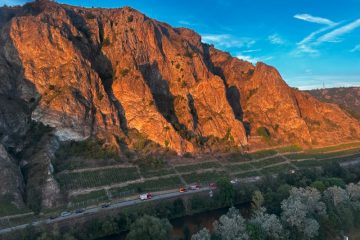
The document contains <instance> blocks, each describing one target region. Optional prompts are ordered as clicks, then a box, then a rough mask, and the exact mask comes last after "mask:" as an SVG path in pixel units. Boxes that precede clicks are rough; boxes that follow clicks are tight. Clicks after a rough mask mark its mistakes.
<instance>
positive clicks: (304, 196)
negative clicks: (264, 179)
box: [281, 187, 326, 239]
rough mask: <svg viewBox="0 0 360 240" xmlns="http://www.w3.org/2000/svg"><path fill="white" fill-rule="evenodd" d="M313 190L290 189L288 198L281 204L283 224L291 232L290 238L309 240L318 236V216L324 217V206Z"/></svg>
mask: <svg viewBox="0 0 360 240" xmlns="http://www.w3.org/2000/svg"><path fill="white" fill-rule="evenodd" d="M320 199H321V195H320V193H319V191H318V190H316V189H314V188H310V187H308V188H306V189H304V188H292V189H291V190H290V196H289V198H288V199H285V200H284V201H282V203H281V209H282V214H281V218H282V220H283V222H284V223H285V224H286V225H287V226H288V227H289V228H290V229H291V230H292V231H291V235H292V238H294V239H296V238H300V239H311V238H314V237H315V236H317V235H318V230H319V227H320V225H319V223H318V221H317V220H316V219H317V218H318V217H319V215H325V213H326V212H325V209H326V207H325V204H324V203H323V202H321V201H320Z"/></svg>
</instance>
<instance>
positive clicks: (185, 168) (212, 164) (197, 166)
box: [175, 162, 221, 173]
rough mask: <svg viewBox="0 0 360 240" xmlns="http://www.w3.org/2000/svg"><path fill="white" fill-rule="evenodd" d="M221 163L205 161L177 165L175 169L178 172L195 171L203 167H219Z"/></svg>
mask: <svg viewBox="0 0 360 240" xmlns="http://www.w3.org/2000/svg"><path fill="white" fill-rule="evenodd" d="M219 167H221V165H220V164H219V163H218V162H203V163H198V164H191V165H184V166H177V167H175V169H176V170H177V171H178V172H181V173H182V172H194V171H198V170H203V169H210V168H219Z"/></svg>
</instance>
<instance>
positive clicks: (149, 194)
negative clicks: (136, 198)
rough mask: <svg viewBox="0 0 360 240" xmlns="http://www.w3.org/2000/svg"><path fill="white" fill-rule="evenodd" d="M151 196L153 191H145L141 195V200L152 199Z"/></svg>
mask: <svg viewBox="0 0 360 240" xmlns="http://www.w3.org/2000/svg"><path fill="white" fill-rule="evenodd" d="M151 198H152V195H151V193H144V194H141V195H140V199H141V200H148V199H151Z"/></svg>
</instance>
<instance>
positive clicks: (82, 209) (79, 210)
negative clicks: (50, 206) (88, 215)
mask: <svg viewBox="0 0 360 240" xmlns="http://www.w3.org/2000/svg"><path fill="white" fill-rule="evenodd" d="M83 212H85V209H84V208H79V209H76V210H75V213H76V214H79V213H83Z"/></svg>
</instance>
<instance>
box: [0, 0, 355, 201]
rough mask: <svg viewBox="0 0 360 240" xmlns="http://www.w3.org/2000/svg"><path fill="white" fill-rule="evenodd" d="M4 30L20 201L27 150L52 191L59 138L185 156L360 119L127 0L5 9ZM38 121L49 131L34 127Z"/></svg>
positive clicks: (2, 58)
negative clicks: (117, 5)
mask: <svg viewBox="0 0 360 240" xmlns="http://www.w3.org/2000/svg"><path fill="white" fill-rule="evenodd" d="M0 32H1V34H0V112H1V115H0V144H1V145H0V147H1V148H0V150H1V151H0V156H1V159H3V160H2V162H4V164H2V165H0V166H1V169H4V168H6V169H8V170H9V172H7V175H6V176H9V177H13V178H16V179H17V181H16V182H14V184H12V185H9V186H7V187H9V188H12V189H13V188H16V189H17V191H16V193H15V195H14V196H13V199H15V200H14V201H16V199H18V198H19V194H18V193H19V192H21V189H22V187H21V186H22V184H21V174H20V172H19V169H18V168H17V167H16V166H18V164H19V161H20V160H21V164H22V165H23V166H26V167H25V169H26V170H28V171H30V172H31V173H36V174H33V175H30V176H27V179H29V178H31V177H32V178H34V179H35V180H34V181H32V182H33V183H35V185H36V186H34V188H37V186H41V187H40V190H39V189H38V192H39V191H42V190H41V189H45V190H46V189H48V191H45V192H42V193H41V194H42V195H43V196H53V197H54V198H57V193H58V191H59V190H58V187H57V186H56V183H55V182H54V181H53V178H52V175H51V157H52V154H53V148H54V146H56V145H57V144H58V142H57V141H58V140H60V141H66V140H75V141H81V140H85V139H87V138H93V137H94V138H102V139H105V140H106V141H105V142H107V143H108V144H111V145H115V146H116V147H117V148H118V149H119V150H120V153H121V152H123V151H124V149H126V151H128V150H129V149H130V150H131V149H137V150H140V151H141V149H142V148H143V146H144V144H139V141H148V142H150V143H152V144H153V145H154V146H157V148H159V149H168V151H169V150H170V151H173V152H176V153H177V154H184V153H186V152H195V153H201V152H204V151H217V150H224V149H223V148H222V147H221V146H223V145H231V146H232V147H240V148H243V147H250V148H251V147H253V146H257V145H258V144H259V142H260V143H262V144H263V145H269V144H270V145H276V144H294V143H296V144H301V145H304V146H311V145H316V144H323V145H325V144H334V143H337V142H342V141H347V140H352V139H358V138H359V137H360V123H359V121H358V120H356V119H354V118H353V117H351V116H350V115H349V114H347V113H346V112H344V111H343V110H342V109H340V108H339V106H337V105H335V104H329V103H324V102H321V101H319V100H317V99H315V98H314V97H312V96H311V95H310V94H308V93H304V92H300V91H297V90H294V89H292V88H290V87H289V86H288V85H287V84H286V83H285V81H284V80H283V79H282V77H281V75H280V74H279V73H278V72H277V70H276V69H274V68H273V67H270V66H268V65H266V64H264V63H258V64H256V66H254V65H252V64H251V63H248V62H246V61H242V60H239V59H237V58H233V57H232V56H230V55H229V54H227V53H224V52H221V51H219V50H217V49H215V48H214V47H213V46H210V45H207V44H204V43H202V42H201V36H200V35H198V34H197V33H195V32H193V31H192V30H189V29H184V28H173V27H171V26H169V25H167V24H165V23H161V22H158V21H156V20H154V19H150V18H148V17H147V16H145V15H144V14H142V13H140V12H137V11H136V10H134V9H131V8H127V7H126V8H121V9H85V8H80V7H72V6H67V5H60V4H57V3H54V2H51V1H45V0H39V1H36V2H33V3H28V4H26V5H24V6H23V7H15V8H7V7H4V8H0ZM40 123H41V126H42V125H46V126H48V127H51V129H50V130H49V129H47V131H46V133H45V134H43V133H42V135H39V134H38V132H37V131H35V133H34V132H32V129H34V126H38V124H40ZM35 128H36V127H35ZM36 129H38V128H36ZM38 130H39V129H38ZM48 131H50V133H49V132H48ZM34 134H35V136H36V137H35V138H34ZM256 136H260V137H257V138H256ZM54 137H55V138H54ZM34 139H36V140H34ZM254 139H257V140H254ZM34 141H36V143H35V142H34ZM3 146H4V147H3ZM10 153H11V155H13V156H16V157H17V158H18V162H16V161H15V160H14V159H13V158H12V157H11V156H10V155H9V154H10ZM34 156H35V157H34ZM36 156H37V157H36ZM39 161H40V162H39ZM7 192H9V191H7V190H6V189H1V193H2V194H5V193H7ZM49 192H50V193H49ZM28 194H30V193H29V191H28ZM52 194H54V195H52ZM33 195H35V196H36V193H34V194H33ZM28 197H29V196H28ZM45 199H46V197H45ZM54 201H55V202H56V199H55V200H53V201H50V202H44V203H43V205H45V206H53V202H54Z"/></svg>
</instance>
